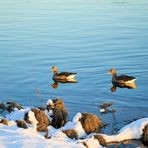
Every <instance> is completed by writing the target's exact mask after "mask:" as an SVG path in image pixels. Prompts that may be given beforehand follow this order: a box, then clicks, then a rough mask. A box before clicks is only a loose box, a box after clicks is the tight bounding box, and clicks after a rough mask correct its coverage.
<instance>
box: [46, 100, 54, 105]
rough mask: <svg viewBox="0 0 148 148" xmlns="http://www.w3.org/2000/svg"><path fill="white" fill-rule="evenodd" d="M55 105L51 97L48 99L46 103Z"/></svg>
mask: <svg viewBox="0 0 148 148" xmlns="http://www.w3.org/2000/svg"><path fill="white" fill-rule="evenodd" d="M49 104H50V105H54V103H53V101H52V100H51V99H49V100H48V101H47V103H46V105H49Z"/></svg>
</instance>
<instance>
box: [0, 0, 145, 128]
mask: <svg viewBox="0 0 148 148" xmlns="http://www.w3.org/2000/svg"><path fill="white" fill-rule="evenodd" d="M53 65H56V66H57V67H58V68H59V71H72V72H77V73H78V75H77V80H78V83H72V84H59V85H58V88H57V89H54V88H52V87H51V84H52V83H53V81H52V73H51V72H50V71H49V70H50V68H51V66H53ZM111 68H116V69H117V71H118V73H119V74H128V75H132V76H135V77H137V81H136V84H137V86H138V87H137V89H127V88H117V90H116V91H115V92H111V87H112V84H111V75H107V71H108V70H109V69H111ZM147 83H148V1H146V0H120V1H118V0H109V1H108V0H81V1H79V0H70V1H69V0H62V1H61V0H54V1H50V0H44V1H41V0H38V1H35V0H32V1H31V0H22V1H20V0H13V1H11V0H6V1H0V101H1V102H2V101H10V100H11V101H12V100H13V101H17V102H19V103H21V104H23V105H33V106H37V105H43V104H45V102H46V101H47V100H48V99H49V98H54V97H61V98H63V99H64V101H65V104H66V106H67V108H68V111H69V114H70V118H72V117H73V116H74V115H75V114H76V113H77V112H91V113H95V114H97V115H99V109H98V105H99V104H101V103H102V102H106V101H107V102H114V105H113V108H114V109H117V112H116V113H115V116H116V120H117V122H123V121H125V120H128V119H134V118H140V117H143V116H148V107H147V106H148V100H147V99H148V84H147ZM102 118H103V119H104V121H105V122H109V121H108V120H111V119H112V118H113V117H112V115H102ZM110 122H112V120H111V121H110ZM120 126H122V125H120Z"/></svg>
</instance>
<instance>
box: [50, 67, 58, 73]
mask: <svg viewBox="0 0 148 148" xmlns="http://www.w3.org/2000/svg"><path fill="white" fill-rule="evenodd" d="M50 71H53V72H54V74H57V73H58V68H57V67H56V66H52V67H51V69H50Z"/></svg>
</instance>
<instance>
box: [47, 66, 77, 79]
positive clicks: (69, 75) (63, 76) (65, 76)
mask: <svg viewBox="0 0 148 148" xmlns="http://www.w3.org/2000/svg"><path fill="white" fill-rule="evenodd" d="M50 71H53V72H54V75H53V77H52V78H53V80H54V81H64V82H66V81H71V80H73V79H74V77H75V76H76V74H77V73H74V72H61V73H58V68H57V67H56V66H52V68H51V70H50Z"/></svg>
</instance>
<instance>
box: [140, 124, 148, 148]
mask: <svg viewBox="0 0 148 148" xmlns="http://www.w3.org/2000/svg"><path fill="white" fill-rule="evenodd" d="M141 139H142V141H143V143H144V145H146V146H148V124H147V125H146V126H145V127H144V129H143V134H142V137H141Z"/></svg>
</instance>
